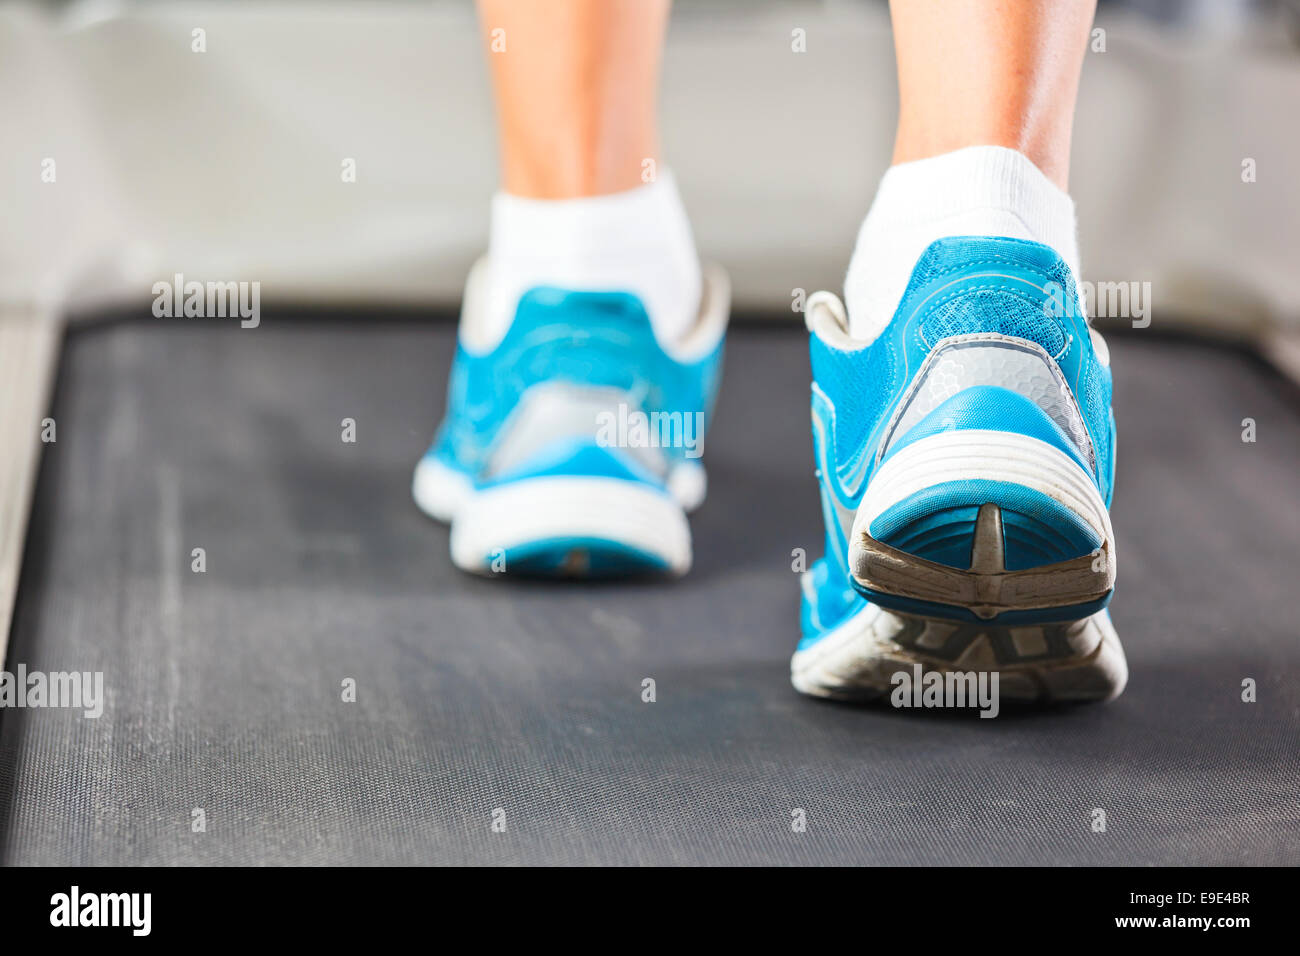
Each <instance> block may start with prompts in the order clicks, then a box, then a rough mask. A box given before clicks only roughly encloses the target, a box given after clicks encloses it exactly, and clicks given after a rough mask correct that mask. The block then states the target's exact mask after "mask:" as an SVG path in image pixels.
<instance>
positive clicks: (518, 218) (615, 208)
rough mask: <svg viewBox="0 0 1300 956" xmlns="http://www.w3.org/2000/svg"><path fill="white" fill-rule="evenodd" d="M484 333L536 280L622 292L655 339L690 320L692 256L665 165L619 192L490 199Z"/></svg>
mask: <svg viewBox="0 0 1300 956" xmlns="http://www.w3.org/2000/svg"><path fill="white" fill-rule="evenodd" d="M488 268H489V274H490V278H489V282H488V288H489V292H488V303H487V311H488V315H487V316H486V320H487V323H488V325H489V326H490V328H488V329H485V330H484V332H485V333H486V337H487V338H490V339H491V340H493V341H497V340H499V339H500V337H501V336H504V335H505V333H506V330H507V329H508V328H509V327H510V323H511V322H512V321H513V320H514V315H515V307H516V306H517V305H518V304H519V298H520V296H522V295H523V294H524V293H525V292H527V291H528V290H529V289H532V288H535V287H537V286H557V287H559V288H561V289H568V290H571V291H575V292H630V293H632V294H633V295H636V296H638V297H639V298H640V299H641V302H642V304H643V305H644V306H645V308H646V311H647V312H648V313H649V316H650V323H651V325H652V326H653V327H654V331H655V335H656V337H657V338H658V339H659V340H660V341H661V342H672V341H675V340H677V339H679V338H681V336H682V335H683V334H685V333H686V332H687V330H689V329H690V328H691V327H692V326H693V325H694V324H695V320H696V317H697V312H698V311H699V306H700V293H701V278H700V262H699V259H698V257H697V256H696V252H695V242H694V240H693V239H692V237H691V226H690V222H689V221H688V220H687V218H686V210H685V208H684V207H683V206H682V200H681V197H680V196H679V195H678V193H677V184H676V182H675V181H674V180H673V176H672V173H671V172H669V171H668V170H666V169H662V168H661V169H660V171H659V176H658V178H657V179H656V180H655V181H654V182H653V183H649V184H647V185H645V186H638V187H637V188H636V189H629V190H628V191H626V192H620V193H613V194H610V195H605V196H592V197H587V198H582V199H523V198H520V197H519V196H511V195H507V194H506V193H497V195H496V196H494V197H493V199H492V232H491V242H490V245H489V249H488Z"/></svg>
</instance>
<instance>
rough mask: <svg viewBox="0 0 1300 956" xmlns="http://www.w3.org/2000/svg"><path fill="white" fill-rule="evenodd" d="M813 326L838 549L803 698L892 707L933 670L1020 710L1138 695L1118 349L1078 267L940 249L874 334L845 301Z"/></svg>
mask: <svg viewBox="0 0 1300 956" xmlns="http://www.w3.org/2000/svg"><path fill="white" fill-rule="evenodd" d="M806 321H807V325H808V329H809V332H810V349H811V357H812V371H813V385H812V422H813V444H814V448H815V452H816V457H817V466H818V476H819V479H820V483H821V497H822V510H823V514H824V517H825V523H826V555H825V557H824V558H822V559H821V560H820V561H818V562H816V564H814V565H813V567H812V568H811V569H810V570H809V571H808V572H807V573H806V574H805V575H804V576H803V579H802V586H803V602H802V639H801V641H800V643H799V647H798V649H797V650H796V652H795V655H794V659H793V660H792V662H791V675H792V678H793V681H794V684H795V686H796V688H798V689H799V690H801V691H804V692H806V693H810V694H816V695H819V696H829V697H841V698H852V699H860V698H869V697H875V696H879V695H881V694H882V693H888V692H889V691H890V688H891V678H892V677H893V675H895V674H896V673H898V672H899V671H908V672H911V671H912V669H913V667H914V665H918V664H919V665H920V666H921V668H922V669H923V670H934V671H940V672H950V671H958V672H963V673H965V672H971V671H974V672H980V671H986V672H987V671H996V672H998V673H999V676H1000V694H1001V696H1002V697H1006V698H1012V699H1015V698H1025V699H1043V698H1050V699H1058V700H1095V699H1106V698H1110V697H1114V696H1116V695H1117V694H1119V693H1120V691H1121V690H1123V687H1124V684H1125V682H1126V680H1127V674H1128V669H1127V664H1126V662H1125V659H1124V652H1123V649H1122V648H1121V646H1120V643H1119V639H1118V637H1117V636H1116V635H1115V631H1114V628H1113V627H1112V625H1111V623H1110V617H1109V615H1108V613H1107V611H1106V610H1105V608H1106V605H1107V603H1108V602H1109V600H1110V597H1111V593H1112V591H1113V589H1114V586H1115V542H1114V537H1113V534H1112V531H1111V524H1110V515H1109V510H1108V509H1109V505H1110V498H1111V490H1112V486H1113V481H1114V465H1115V423H1114V417H1113V415H1112V414H1111V409H1110V396H1111V375H1110V368H1109V354H1108V352H1107V349H1106V345H1105V342H1104V341H1103V340H1102V338H1101V336H1100V335H1099V334H1098V333H1097V332H1095V331H1094V330H1093V329H1092V328H1091V327H1090V326H1089V324H1088V321H1087V318H1086V316H1085V315H1084V314H1083V311H1082V309H1081V307H1080V305H1079V301H1078V298H1077V294H1076V290H1075V284H1074V279H1073V277H1072V276H1071V274H1070V270H1069V268H1068V267H1067V266H1066V264H1065V263H1064V262H1063V261H1062V260H1061V258H1060V257H1059V256H1058V255H1057V254H1056V253H1055V252H1054V251H1053V250H1052V249H1050V248H1049V247H1047V246H1044V245H1041V244H1039V243H1035V242H1028V241H1025V240H1019V239H1009V238H990V237H954V238H949V239H942V240H940V241H938V242H935V243H933V244H931V245H930V246H929V248H928V249H926V251H925V253H924V254H923V255H922V256H921V258H920V259H919V260H918V262H917V265H916V267H915V269H914V270H913V273H912V277H911V281H910V282H909V284H908V287H907V290H906V292H905V293H904V295H903V298H902V300H901V302H900V304H899V307H898V310H897V312H896V313H895V315H894V318H893V321H892V322H891V323H890V324H889V326H888V327H887V328H886V329H885V330H884V331H883V332H882V333H881V334H880V335H879V336H878V337H877V338H876V339H875V340H874V341H872V342H870V343H863V342H858V341H855V340H853V339H852V338H851V337H850V336H849V334H848V321H847V317H846V315H845V311H844V307H843V305H842V304H841V303H840V301H839V299H838V298H836V297H835V296H833V295H831V294H829V293H818V294H817V295H815V296H813V297H812V298H810V300H809V302H808V306H807V309H806Z"/></svg>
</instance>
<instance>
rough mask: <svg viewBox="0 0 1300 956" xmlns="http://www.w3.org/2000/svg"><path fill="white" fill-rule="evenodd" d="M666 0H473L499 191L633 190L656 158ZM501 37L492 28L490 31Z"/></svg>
mask: <svg viewBox="0 0 1300 956" xmlns="http://www.w3.org/2000/svg"><path fill="white" fill-rule="evenodd" d="M669 6H670V3H669V0H529V2H519V0H479V4H478V7H479V18H480V21H481V24H482V29H483V33H484V38H485V41H486V43H487V44H488V49H489V50H490V51H491V52H490V53H489V57H488V60H489V65H490V67H491V70H492V79H493V84H494V86H495V89H496V99H497V122H498V127H499V132H500V140H501V173H502V180H503V185H504V187H505V190H506V192H508V193H511V194H513V195H516V196H524V197H528V198H532V199H574V198H578V197H581V196H596V195H603V194H606V193H612V192H619V191H622V190H626V189H632V188H634V187H636V186H639V185H641V184H642V182H643V180H642V170H643V163H644V161H645V160H647V159H651V160H657V158H658V152H659V133H658V128H657V123H656V110H657V87H658V81H659V61H660V56H661V52H662V47H663V36H664V31H665V27H666V25H667V20H668V10H669ZM498 31H501V32H498Z"/></svg>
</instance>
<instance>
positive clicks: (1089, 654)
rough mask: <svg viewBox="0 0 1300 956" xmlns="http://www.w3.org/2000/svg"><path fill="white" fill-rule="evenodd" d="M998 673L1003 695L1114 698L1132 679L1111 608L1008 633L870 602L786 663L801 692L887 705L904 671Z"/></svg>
mask: <svg viewBox="0 0 1300 956" xmlns="http://www.w3.org/2000/svg"><path fill="white" fill-rule="evenodd" d="M918 666H919V667H920V668H921V670H922V672H923V673H925V674H929V673H939V674H942V675H946V674H949V673H961V674H969V673H972V672H974V673H977V674H978V673H994V672H996V673H997V674H998V696H999V698H1000V699H1003V700H1009V701H1017V702H1023V703H1048V702H1062V703H1067V702H1068V703H1083V702H1089V701H1104V700H1111V699H1113V698H1115V697H1117V696H1119V694H1120V693H1121V692H1122V691H1123V690H1124V687H1125V685H1126V684H1127V682H1128V662H1127V660H1126V658H1125V656H1124V648H1123V646H1122V645H1121V644H1120V640H1119V636H1118V635H1117V634H1116V632H1115V628H1114V625H1113V624H1112V623H1111V620H1110V615H1109V613H1108V612H1106V611H1099V612H1097V613H1095V614H1093V615H1091V616H1089V617H1086V618H1084V619H1083V620H1079V621H1073V622H1068V623H1053V624H1043V625H1031V626H1018V627H1006V626H1001V625H996V624H989V623H982V624H973V623H960V622H954V621H948V620H942V619H936V618H928V617H922V616H917V615H908V614H898V613H895V612H893V611H890V610H887V609H885V608H882V607H879V606H877V605H874V604H864V605H863V608H862V610H861V611H859V612H858V613H856V614H855V615H853V616H852V617H851V618H849V619H848V620H847V621H845V622H844V623H843V624H841V625H840V626H839V627H837V628H835V629H833V630H832V631H830V632H829V633H828V634H826V636H824V637H823V638H821V639H820V640H819V641H817V642H816V643H815V644H813V645H811V646H810V647H808V648H807V649H805V650H800V651H796V652H795V654H794V656H793V658H791V661H790V680H791V683H792V684H793V685H794V687H795V689H796V690H798V691H800V692H801V693H804V694H809V695H812V696H814V697H823V698H828V699H832V700H843V701H853V702H869V701H875V700H881V699H883V698H885V697H886V696H887V695H889V694H890V693H891V692H892V691H893V689H894V687H895V686H896V676H895V675H897V674H899V673H900V672H906V673H908V674H909V675H910V674H911V673H912V672H913V670H914V668H916V667H918Z"/></svg>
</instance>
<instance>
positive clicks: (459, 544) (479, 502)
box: [451, 477, 691, 577]
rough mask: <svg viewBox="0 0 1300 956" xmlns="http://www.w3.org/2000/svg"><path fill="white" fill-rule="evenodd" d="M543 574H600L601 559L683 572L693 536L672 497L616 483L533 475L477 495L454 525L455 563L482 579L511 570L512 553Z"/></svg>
mask: <svg viewBox="0 0 1300 956" xmlns="http://www.w3.org/2000/svg"><path fill="white" fill-rule="evenodd" d="M521 554H523V555H527V556H528V558H529V567H530V569H531V568H535V567H537V564H538V563H539V562H541V563H547V564H548V565H549V570H548V571H546V572H545V573H555V574H561V575H574V576H580V577H581V576H587V575H589V574H598V573H601V569H600V568H599V567H597V566H596V565H598V564H599V563H600V561H601V560H602V556H604V557H605V558H608V557H610V556H613V557H614V558H616V559H619V560H623V561H626V562H627V563H628V564H631V565H633V566H641V567H642V568H643V569H644V570H646V571H660V572H664V573H668V574H672V575H682V574H685V573H686V572H687V571H688V570H689V569H690V566H691V532H690V526H689V524H688V522H687V520H686V514H685V512H683V511H682V508H681V505H679V504H678V503H677V502H676V501H674V500H673V499H672V498H670V497H669V496H668V495H666V494H663V493H661V492H658V491H655V490H654V489H652V488H647V487H645V486H642V485H639V484H637V483H636V482H632V481H623V480H620V479H616V478H589V477H556V478H530V479H526V480H522V481H517V482H511V483H509V484H504V485H499V486H497V487H494V488H488V489H486V490H483V491H477V492H474V493H472V494H471V495H470V496H469V497H468V498H467V499H466V500H465V501H464V502H463V503H462V504H461V506H460V507H459V508H458V509H457V510H456V514H455V517H454V519H453V520H452V524H451V559H452V561H453V562H454V563H455V564H456V566H457V567H459V568H461V569H463V570H465V571H470V572H474V573H477V574H493V573H500V572H509V571H511V570H512V568H511V557H512V555H516V556H517V555H521Z"/></svg>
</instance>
